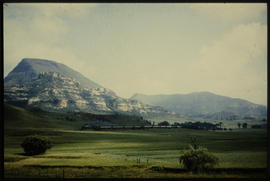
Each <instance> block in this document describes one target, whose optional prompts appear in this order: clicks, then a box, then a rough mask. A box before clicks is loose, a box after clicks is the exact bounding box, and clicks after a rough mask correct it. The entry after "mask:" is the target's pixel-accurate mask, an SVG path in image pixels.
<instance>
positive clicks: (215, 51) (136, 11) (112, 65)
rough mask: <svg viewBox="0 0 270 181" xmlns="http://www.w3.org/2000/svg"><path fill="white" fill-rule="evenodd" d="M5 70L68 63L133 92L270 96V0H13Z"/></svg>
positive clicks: (123, 93) (125, 93) (7, 17)
mask: <svg viewBox="0 0 270 181" xmlns="http://www.w3.org/2000/svg"><path fill="white" fill-rule="evenodd" d="M3 28H4V46H3V47H4V76H7V74H8V73H9V72H10V71H12V69H13V68H14V67H15V66H16V65H17V64H18V63H19V62H20V61H21V60H22V59H23V58H41V59H49V60H54V61H56V62H59V63H63V64H65V65H67V66H69V67H71V68H73V69H74V70H76V71H78V72H80V73H82V74H83V75H84V76H86V77H87V78H89V79H90V80H92V81H94V82H96V83H98V84H100V85H102V86H103V87H106V88H109V89H111V90H113V91H114V92H115V93H116V94H117V95H118V96H120V97H124V98H129V97H131V96H132V95H133V94H135V93H141V94H146V95H154V94H187V93H191V92H200V91H209V92H212V93H215V94H219V95H224V96H229V97H233V98H242V99H246V100H249V101H251V102H254V103H256V104H263V105H266V104H267V4H266V3H258V4H256V3H251V4H248V3H243V4H237V3H233V4H230V3H226V4H223V3H210V4H209V3H202V4H200V3H190V4H188V3H174V4H170V3H155V4H154V3H153V4H152V3H147V4H143V3H142V4H140V3H134V4H133V3H127V4H125V3H120V4H117V3H103V4H96V3H86V4H83V3H66V4H64V3H51V4H50V3H36V4H35V3H7V4H4V27H3Z"/></svg>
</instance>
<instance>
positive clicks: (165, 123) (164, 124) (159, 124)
mask: <svg viewBox="0 0 270 181" xmlns="http://www.w3.org/2000/svg"><path fill="white" fill-rule="evenodd" d="M158 126H170V123H169V122H168V121H162V122H160V123H158Z"/></svg>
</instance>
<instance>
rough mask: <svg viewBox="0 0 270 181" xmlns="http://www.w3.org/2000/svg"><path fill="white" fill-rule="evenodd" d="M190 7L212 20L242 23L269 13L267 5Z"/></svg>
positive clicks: (241, 4) (199, 4) (205, 5)
mask: <svg viewBox="0 0 270 181" xmlns="http://www.w3.org/2000/svg"><path fill="white" fill-rule="evenodd" d="M189 7H190V8H191V9H193V10H195V11H197V12H199V13H202V14H206V15H208V16H210V17H211V18H218V19H220V20H224V21H242V20H245V19H249V18H254V17H255V18H256V17H259V16H261V15H262V13H264V12H266V11H267V4H266V3H250V4H248V3H203V4H201V3H193V4H191V5H189Z"/></svg>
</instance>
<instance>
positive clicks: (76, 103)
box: [4, 72, 170, 117]
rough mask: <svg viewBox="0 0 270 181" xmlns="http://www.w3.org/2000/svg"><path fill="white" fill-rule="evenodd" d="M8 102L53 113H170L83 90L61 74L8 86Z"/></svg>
mask: <svg viewBox="0 0 270 181" xmlns="http://www.w3.org/2000/svg"><path fill="white" fill-rule="evenodd" d="M4 101H5V102H6V103H9V104H13V105H17V106H21V107H28V106H31V107H38V108H41V109H43V110H46V111H52V112H87V113H95V114H112V113H125V114H134V115H141V116H146V117H147V116H159V115H167V114H170V113H169V112H168V111H166V110H164V109H163V108H161V107H158V106H149V105H145V104H142V103H140V102H139V101H135V100H129V99H123V98H120V97H118V96H117V95H116V94H115V93H114V92H112V91H111V90H109V89H106V88H91V89H90V88H83V87H82V86H81V84H80V83H79V82H78V81H76V80H75V79H73V78H70V77H67V76H64V75H61V74H60V73H57V72H42V73H40V74H38V75H37V77H36V78H35V79H33V80H32V81H29V82H27V83H24V84H22V85H20V84H14V85H13V86H12V85H10V86H5V87H4Z"/></svg>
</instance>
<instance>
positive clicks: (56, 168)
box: [4, 106, 267, 178]
mask: <svg viewBox="0 0 270 181" xmlns="http://www.w3.org/2000/svg"><path fill="white" fill-rule="evenodd" d="M58 118H59V115H58V114H57V113H33V112H31V111H27V110H24V109H21V108H17V107H13V106H5V122H4V131H5V132H4V176H5V178H63V177H64V178H196V177H200V178H201V177H206V178H266V170H265V168H266V167H267V133H266V130H251V129H246V130H233V131H215V132H214V131H200V130H189V129H152V130H111V131H110V130H108V131H93V130H84V131H80V130H79V128H80V125H81V124H82V123H83V120H79V121H72V122H70V121H65V120H61V119H58ZM33 134H38V135H43V136H47V137H49V138H50V139H51V140H52V141H53V147H52V148H51V149H49V150H47V152H46V153H45V154H43V155H36V156H25V155H24V154H23V149H22V148H21V147H20V144H21V143H22V140H23V139H24V138H25V136H27V135H33ZM190 136H196V137H197V138H198V141H199V143H200V145H201V146H205V147H207V148H208V149H209V151H210V152H212V153H213V154H215V155H216V156H217V157H218V158H219V160H220V164H219V165H218V166H217V167H216V168H214V169H213V170H210V172H209V173H199V174H193V173H190V172H188V171H186V170H185V169H183V165H181V164H179V162H178V158H179V156H180V155H181V154H182V150H183V149H185V148H187V146H188V144H189V142H190Z"/></svg>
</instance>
